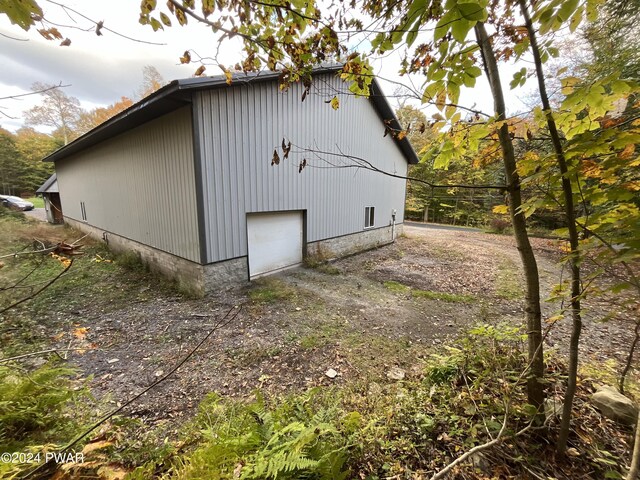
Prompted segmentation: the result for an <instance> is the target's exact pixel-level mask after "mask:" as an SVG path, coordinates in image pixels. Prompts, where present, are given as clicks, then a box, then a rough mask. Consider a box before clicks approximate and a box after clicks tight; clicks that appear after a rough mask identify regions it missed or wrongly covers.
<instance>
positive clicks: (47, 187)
mask: <svg viewBox="0 0 640 480" xmlns="http://www.w3.org/2000/svg"><path fill="white" fill-rule="evenodd" d="M58 192H59V190H58V177H57V176H56V174H55V173H54V174H53V175H51V176H50V177H49V178H47V180H46V181H45V182H44V183H43V184H42V185H41V186H40V188H39V189H38V190H36V193H58Z"/></svg>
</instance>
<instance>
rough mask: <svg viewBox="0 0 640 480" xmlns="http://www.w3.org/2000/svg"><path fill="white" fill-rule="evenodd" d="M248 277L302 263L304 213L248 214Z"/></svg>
mask: <svg viewBox="0 0 640 480" xmlns="http://www.w3.org/2000/svg"><path fill="white" fill-rule="evenodd" d="M247 241H248V246H249V276H250V277H252V278H253V277H255V276H257V275H262V274H265V273H268V272H273V271H275V270H279V269H281V268H285V267H290V266H292V265H298V264H300V263H302V212H286V213H282V212H278V213H257V214H250V215H247Z"/></svg>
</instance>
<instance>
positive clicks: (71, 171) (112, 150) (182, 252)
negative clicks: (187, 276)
mask: <svg viewBox="0 0 640 480" xmlns="http://www.w3.org/2000/svg"><path fill="white" fill-rule="evenodd" d="M203 121H205V122H206V121H207V119H206V115H205V116H204V118H203ZM208 122H209V123H208V124H206V126H203V129H206V128H211V123H212V122H211V120H209V121H208ZM203 156H205V157H206V158H211V156H210V153H207V152H203ZM56 171H57V173H58V181H59V182H60V196H61V200H62V208H63V211H64V214H65V215H66V216H68V217H71V218H73V219H75V220H79V221H82V214H81V211H80V202H84V203H85V206H86V212H87V223H89V224H90V225H93V226H95V227H98V228H101V229H103V230H108V231H110V232H114V233H117V234H118V235H122V236H124V237H127V238H130V239H132V240H136V241H139V242H141V243H144V244H146V245H150V246H152V247H155V248H158V249H160V250H163V251H165V252H169V253H172V254H174V255H177V256H180V257H183V258H186V259H189V260H193V261H195V262H200V251H199V240H198V223H197V221H198V220H197V211H196V193H195V177H194V175H195V174H194V159H193V132H192V126H191V109H190V107H184V108H181V109H180V110H177V111H175V112H172V113H169V114H167V115H165V116H163V117H161V118H159V119H156V120H153V121H151V122H149V123H146V124H144V125H141V126H140V127H138V128H136V129H134V130H131V131H129V132H127V133H124V134H122V135H119V136H117V137H115V138H113V139H110V140H108V141H105V142H102V143H100V144H98V145H96V146H94V147H92V148H90V149H88V150H86V151H84V152H81V153H78V154H76V155H73V156H72V157H69V158H67V159H64V160H61V161H58V162H57V163H56Z"/></svg>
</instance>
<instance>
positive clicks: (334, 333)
mask: <svg viewBox="0 0 640 480" xmlns="http://www.w3.org/2000/svg"><path fill="white" fill-rule="evenodd" d="M344 338H345V332H344V325H343V324H342V323H340V322H324V323H320V324H319V325H314V326H313V331H312V332H310V333H308V334H306V335H302V336H301V337H300V338H299V339H298V345H300V347H301V348H303V349H305V350H312V349H314V348H318V347H322V346H324V345H328V344H331V343H336V342H337V341H339V340H340V339H344Z"/></svg>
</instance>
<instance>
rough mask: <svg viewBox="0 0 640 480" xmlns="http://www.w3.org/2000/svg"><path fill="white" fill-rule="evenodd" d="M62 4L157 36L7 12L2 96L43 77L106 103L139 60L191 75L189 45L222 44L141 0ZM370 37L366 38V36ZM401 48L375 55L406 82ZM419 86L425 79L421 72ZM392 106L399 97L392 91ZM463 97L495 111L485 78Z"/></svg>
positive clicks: (14, 103) (136, 73)
mask: <svg viewBox="0 0 640 480" xmlns="http://www.w3.org/2000/svg"><path fill="white" fill-rule="evenodd" d="M39 3H40V5H41V6H42V8H43V10H44V11H45V16H46V17H47V18H48V19H49V20H52V21H55V22H56V23H60V24H64V25H73V26H76V27H79V28H85V29H86V28H90V27H92V24H91V23H90V22H87V21H85V20H82V19H81V18H79V17H75V19H76V21H77V23H74V22H73V20H72V19H71V18H70V17H69V16H67V15H66V14H65V13H64V12H63V11H62V10H61V9H60V7H58V6H56V5H53V4H51V3H48V2H47V1H46V0H41V1H40V2H39ZM65 4H66V5H68V6H69V7H71V8H73V9H75V10H77V11H79V12H81V13H82V14H84V15H86V16H87V17H89V18H91V19H93V20H96V21H99V20H103V21H104V26H105V27H108V28H111V29H113V30H115V31H117V32H119V33H122V34H125V35H128V36H130V37H134V38H136V39H139V40H145V41H148V42H154V43H160V44H162V45H150V44H146V43H141V42H135V41H131V40H127V39H125V38H121V37H119V36H117V35H114V34H112V33H110V32H108V31H106V30H103V36H100V37H99V36H97V35H95V34H94V33H93V31H89V32H83V31H81V30H78V29H75V28H65V27H58V29H59V30H60V32H61V33H62V34H63V35H64V36H66V37H69V38H70V39H71V42H72V43H71V45H70V46H68V47H61V46H59V43H60V42H59V41H47V40H45V39H43V38H42V37H41V36H40V34H39V33H38V32H37V31H36V29H35V28H32V29H31V30H30V31H29V32H25V31H23V30H22V29H20V28H19V27H17V26H15V25H11V23H10V22H9V20H8V19H7V17H6V16H5V15H1V16H0V34H4V35H8V36H11V37H15V38H19V39H24V40H27V41H18V40H13V39H10V38H6V37H4V36H0V66H1V68H0V97H7V96H10V95H17V94H21V93H27V92H28V91H29V88H30V86H31V85H32V84H33V83H34V82H46V83H53V84H58V83H62V84H65V85H67V84H68V85H70V86H69V87H67V88H65V90H64V91H65V92H66V93H67V95H71V96H74V97H77V98H78V99H79V100H80V101H81V103H82V106H83V107H84V108H87V109H90V108H94V107H96V106H105V105H108V104H110V103H113V102H114V101H117V100H118V99H119V98H120V97H121V96H129V97H132V96H133V95H134V92H135V91H136V90H137V89H138V88H139V86H140V84H141V83H142V68H143V67H144V66H145V65H153V66H155V67H156V68H157V69H158V71H159V72H160V73H161V74H162V76H163V77H164V79H165V80H166V81H170V80H174V79H177V78H185V77H189V76H191V75H192V74H193V72H194V71H195V69H196V68H197V66H196V65H194V64H192V65H180V64H179V61H178V58H179V57H180V56H181V55H182V53H183V52H184V51H185V50H187V49H193V50H195V51H196V52H197V53H198V54H199V55H201V56H202V57H207V56H214V55H215V54H216V52H217V51H218V50H217V48H216V46H217V42H216V39H215V37H214V35H213V33H212V32H211V30H210V29H208V28H206V27H204V26H203V25H198V24H196V22H189V25H188V26H187V27H180V26H178V25H177V22H176V21H174V22H173V23H174V25H175V26H173V27H171V28H167V29H166V30H165V31H158V32H153V31H152V30H151V28H150V27H149V26H143V25H140V24H139V23H138V15H139V3H138V2H136V1H132V0H109V1H101V2H94V1H91V2H87V1H77V0H66V1H65ZM364 43H367V42H364ZM217 58H218V60H219V61H220V62H221V63H223V64H233V63H235V62H236V61H238V60H239V59H240V48H239V42H238V41H234V42H229V41H228V40H227V43H225V44H224V45H223V48H222V49H220V51H219V52H218V57H217ZM399 61H400V55H399V54H395V55H391V56H389V57H387V58H385V59H384V60H376V61H375V63H374V65H375V68H376V73H377V74H379V75H380V76H381V77H383V78H388V79H391V80H394V81H400V82H403V83H406V81H407V80H406V79H405V78H403V77H399V76H398V74H397V71H398V68H399ZM519 68H520V66H518V67H517V68H516V67H514V66H512V65H507V66H504V68H503V75H502V76H503V83H504V84H505V85H504V86H505V92H506V93H507V96H508V98H507V100H508V102H507V103H508V105H509V110H510V111H511V112H516V111H519V110H523V109H524V106H523V104H522V103H521V102H520V101H519V100H518V94H522V93H523V92H522V91H516V92H510V90H509V87H508V83H509V81H510V79H511V76H512V74H513V72H515V71H516V70H518V69H519ZM206 73H208V74H210V75H219V74H220V73H221V71H220V70H219V69H217V68H215V67H212V66H209V67H208V70H207V72H206ZM416 82H417V86H420V79H419V78H418V79H416ZM381 83H382V88H383V90H384V91H385V93H386V94H387V95H392V94H393V92H394V90H395V89H396V85H393V84H390V83H387V82H384V81H382V82H381ZM38 101H39V97H38V96H30V97H24V98H22V99H20V100H17V99H15V100H13V99H10V100H0V108H2V112H3V113H5V114H7V115H9V116H11V117H15V119H10V118H7V117H6V116H5V115H0V126H2V127H3V128H6V129H8V130H11V131H15V130H17V129H18V128H20V126H22V112H23V111H25V110H28V109H29V108H31V107H32V106H34V105H36V104H37V103H38ZM390 103H391V104H392V105H393V106H396V105H397V101H396V100H395V99H393V98H391V99H390ZM460 103H461V104H463V105H465V106H469V107H470V106H472V105H474V104H475V106H476V108H479V109H481V110H483V111H486V112H492V109H493V107H492V105H493V104H492V100H491V95H490V91H489V89H488V86H487V84H486V82H485V81H484V79H479V82H478V86H477V87H476V89H474V90H473V91H463V95H462V98H461V102H460Z"/></svg>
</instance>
